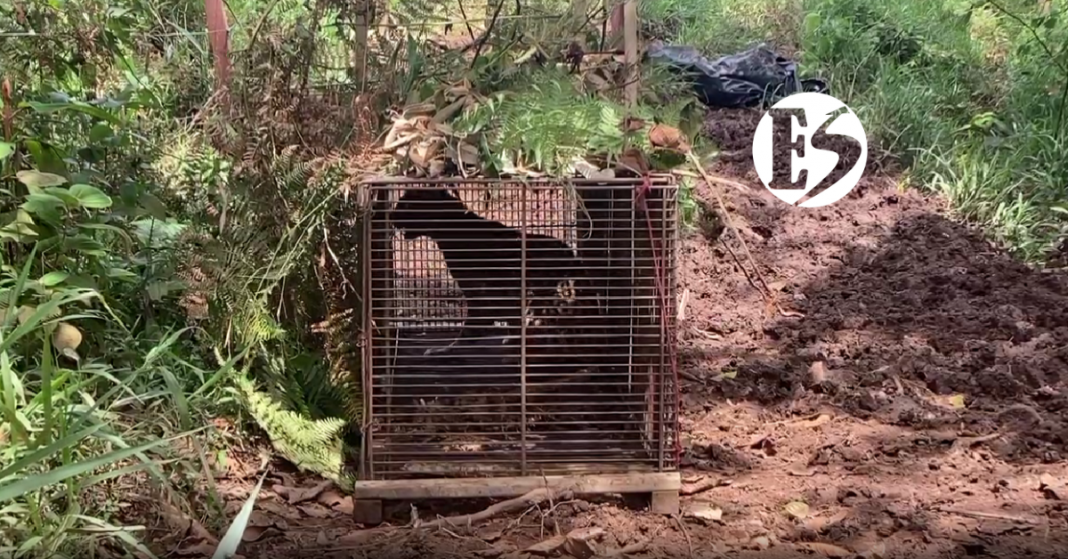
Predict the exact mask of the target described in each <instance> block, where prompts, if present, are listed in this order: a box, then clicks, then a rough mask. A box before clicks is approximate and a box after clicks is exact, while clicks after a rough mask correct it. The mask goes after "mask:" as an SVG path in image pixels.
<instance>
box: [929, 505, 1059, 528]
mask: <svg viewBox="0 0 1068 559" xmlns="http://www.w3.org/2000/svg"><path fill="white" fill-rule="evenodd" d="M938 511H939V512H944V513H946V514H959V515H960V516H970V517H972V518H983V519H988V520H1007V521H1009V522H1019V523H1021V524H1031V525H1035V526H1037V525H1039V524H1041V522H1039V521H1038V520H1037V519H1034V518H1027V517H1025V516H1014V515H1011V514H1000V513H996V512H983V511H977V510H960V509H951V508H940V509H938Z"/></svg>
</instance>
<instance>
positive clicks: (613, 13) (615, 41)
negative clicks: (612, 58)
mask: <svg viewBox="0 0 1068 559" xmlns="http://www.w3.org/2000/svg"><path fill="white" fill-rule="evenodd" d="M604 13H605V17H606V18H608V21H607V22H606V23H607V24H608V25H607V29H606V30H605V31H606V33H605V35H606V37H605V39H607V41H606V44H605V48H607V49H609V50H613V49H616V48H619V34H620V33H621V32H622V31H623V4H622V2H621V1H620V0H604Z"/></svg>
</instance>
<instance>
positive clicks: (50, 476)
mask: <svg viewBox="0 0 1068 559" xmlns="http://www.w3.org/2000/svg"><path fill="white" fill-rule="evenodd" d="M165 442H167V440H166V439H160V440H156V441H151V442H147V443H145V444H142V445H139V446H135V447H133V448H124V449H121V450H116V451H115V452H109V453H108V454H105V455H103V456H97V457H94V458H92V459H90V460H85V461H82V462H74V463H72V464H67V465H65V466H60V467H59V468H56V469H54V470H49V471H47V472H44V473H40V474H37V475H33V476H29V477H24V478H22V479H20V480H18V481H16V482H14V483H8V484H6V485H3V486H0V503H6V502H8V501H12V500H14V499H18V498H19V497H22V496H23V495H26V494H27V493H31V492H33V491H36V490H38V489H42V488H44V487H48V486H50V485H55V484H57V483H61V482H63V481H66V480H68V479H70V478H72V477H75V476H79V475H82V474H86V473H89V472H92V471H94V470H96V469H99V468H103V467H104V466H109V465H111V464H114V463H115V462H119V461H121V460H125V459H127V458H129V457H131V456H133V455H135V454H137V453H139V452H144V451H146V450H148V449H150V448H155V447H157V446H159V445H161V444H163V443H165ZM260 483H261V484H262V483H263V479H262V478H261V479H260ZM258 489H259V486H258V485H257V491H254V493H256V494H258V493H259V491H258ZM250 508H251V507H250ZM242 512H244V509H242ZM251 512H252V511H251V510H250V511H249V513H250V514H251ZM246 522H247V520H246ZM228 535H229V534H228Z"/></svg>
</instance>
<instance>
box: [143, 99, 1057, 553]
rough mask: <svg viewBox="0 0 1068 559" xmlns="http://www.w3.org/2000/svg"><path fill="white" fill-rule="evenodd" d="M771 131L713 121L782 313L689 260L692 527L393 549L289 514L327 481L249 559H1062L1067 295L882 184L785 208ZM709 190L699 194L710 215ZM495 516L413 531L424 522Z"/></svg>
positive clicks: (266, 527)
mask: <svg viewBox="0 0 1068 559" xmlns="http://www.w3.org/2000/svg"><path fill="white" fill-rule="evenodd" d="M758 116H759V115H757V114H755V113H749V112H739V111H719V112H715V113H713V114H712V115H710V120H709V125H708V133H709V135H710V136H711V137H713V138H714V139H716V140H717V141H718V142H719V143H720V145H721V148H722V149H723V152H724V156H723V157H722V158H721V160H720V161H719V162H718V163H717V164H716V167H715V168H713V169H711V171H712V172H713V173H715V174H718V175H721V176H727V177H731V178H733V179H735V180H736V181H739V182H742V183H744V184H748V185H751V188H750V189H749V190H748V191H745V192H743V191H741V190H740V189H738V188H735V187H730V186H715V187H714V188H716V189H717V190H718V192H720V193H721V195H722V196H723V197H724V200H725V202H726V205H727V206H728V211H729V212H730V214H731V215H732V216H733V218H734V221H735V224H736V225H738V227H739V230H740V232H741V235H742V236H743V237H744V239H745V242H746V243H747V245H748V247H749V249H750V250H751V251H752V254H753V257H754V259H755V261H756V262H757V264H758V266H759V269H760V273H761V274H762V275H763V277H764V278H765V280H766V281H767V283H768V285H769V286H770V287H771V288H772V290H773V291H774V292H775V294H776V295H775V297H776V300H777V301H778V305H779V307H780V308H781V309H782V311H781V312H780V311H779V310H776V309H775V307H774V306H770V305H768V304H767V303H766V301H765V299H764V298H763V297H762V295H761V293H760V291H758V289H757V288H756V287H754V285H759V282H760V280H759V279H758V278H756V277H753V274H752V272H751V271H749V272H748V276H747V272H744V271H743V269H742V268H741V267H740V266H739V263H738V261H736V260H735V258H734V257H733V256H732V254H731V251H733V252H734V253H735V254H737V255H738V256H739V257H740V258H741V259H742V260H741V262H742V263H743V264H745V266H746V270H747V271H748V269H749V266H748V263H746V261H745V260H744V258H745V257H744V252H742V251H741V248H740V245H739V243H738V239H737V238H735V237H733V235H732V234H731V233H729V232H728V233H727V234H725V235H724V237H723V240H722V242H716V243H713V244H710V243H709V242H707V241H706V240H705V239H704V238H702V237H701V236H700V235H697V234H691V235H690V236H689V237H688V238H687V239H686V241H685V243H684V244H683V248H682V255H681V256H682V258H681V261H682V269H681V274H680V292H683V291H684V290H688V291H689V294H688V296H687V304H686V307H685V318H684V320H683V322H682V324H681V330H680V345H681V350H680V359H681V370H680V372H681V375H682V377H683V379H684V380H683V384H684V403H685V413H684V417H683V419H682V427H683V430H684V432H685V435H684V443H685V445H684V446H685V458H684V466H685V468H684V473H683V477H684V480H685V481H686V482H688V483H699V484H701V485H704V486H707V489H706V490H703V491H699V492H696V493H694V494H692V495H688V496H686V497H684V498H683V509H684V511H685V512H686V513H688V514H684V516H683V517H682V518H678V519H676V518H665V517H660V516H656V515H653V514H651V513H648V512H643V511H642V510H640V509H635V508H629V507H627V506H626V505H625V504H624V503H622V502H618V501H613V500H605V501H601V502H593V501H582V500H576V501H569V502H564V503H555V504H554V506H553V507H552V508H551V510H550V509H549V507H542V508H541V509H540V510H528V511H527V512H525V513H522V514H514V515H507V516H503V517H499V518H496V519H494V520H492V521H489V522H485V523H481V524H478V525H474V526H471V527H470V528H467V527H464V528H458V529H449V530H432V531H429V532H420V533H416V532H412V531H411V530H408V529H406V528H404V527H403V525H404V523H405V522H406V521H407V520H408V519H409V518H410V515H411V509H409V508H408V505H406V504H405V505H402V510H395V511H394V512H395V513H397V514H396V515H395V516H394V517H393V520H392V522H393V527H391V526H389V525H387V526H383V527H379V528H376V529H373V530H363V529H361V527H359V526H356V525H354V524H353V523H352V521H351V519H350V516H349V512H350V511H351V506H352V505H351V501H349V500H347V499H346V498H344V497H342V496H340V495H338V494H337V493H336V492H334V491H332V490H330V489H327V490H326V491H323V492H322V493H308V494H306V495H305V497H306V499H304V500H303V501H302V502H299V503H295V504H290V503H289V502H288V501H289V499H287V497H286V495H285V494H286V491H285V488H286V487H297V486H302V487H310V486H313V485H315V483H316V481H315V480H307V479H301V478H300V477H294V476H292V475H291V474H284V473H279V474H278V475H272V477H271V478H269V480H268V482H267V483H266V485H265V487H267V488H268V489H267V490H265V491H264V493H263V496H262V499H261V501H260V503H259V507H258V511H257V513H256V514H255V515H254V524H256V525H257V526H258V528H255V529H254V530H252V531H251V532H250V533H248V534H246V539H247V540H248V541H246V543H245V544H244V547H243V554H244V555H245V556H247V557H260V556H270V557H276V558H279V559H281V558H284V557H303V556H308V557H310V556H317V557H386V558H391V559H402V558H412V559H416V558H420V557H428V556H429V557H435V556H442V557H469V556H478V557H487V558H492V557H498V556H505V557H517V556H519V555H520V554H516V553H514V552H515V551H516V550H524V549H526V548H528V547H529V546H531V545H533V544H535V543H537V542H539V541H543V540H545V539H548V538H550V537H551V536H552V535H553V534H554V533H556V530H559V531H560V533H565V534H566V533H567V532H568V531H570V530H573V529H576V528H585V527H599V528H603V529H604V531H605V534H604V536H603V537H602V538H600V539H599V540H597V541H596V542H595V544H594V547H595V548H596V549H597V551H599V552H601V553H605V552H607V550H613V549H614V550H618V549H620V548H623V547H626V546H633V547H632V549H634V550H635V552H634V553H633V554H631V555H629V556H631V557H634V558H651V557H701V558H705V557H708V558H710V557H722V556H725V555H728V556H732V557H749V556H753V557H755V556H758V555H759V556H767V557H794V556H798V557H800V556H816V557H821V556H825V557H850V556H854V555H865V556H867V557H873V558H896V557H902V558H903V557H906V556H908V557H914V556H919V557H924V558H937V557H950V556H964V555H974V556H986V557H1002V558H1010V557H1011V558H1016V557H1025V556H1031V557H1054V556H1056V555H1059V554H1060V550H1061V549H1062V548H1063V547H1064V546H1066V545H1068V485H1066V482H1068V468H1066V459H1068V422H1066V421H1068V418H1066V414H1065V411H1066V409H1068V387H1066V385H1065V380H1066V376H1068V278H1066V277H1065V275H1064V274H1060V273H1044V272H1040V271H1034V270H1031V269H1029V268H1027V267H1024V266H1022V265H1020V264H1018V263H1016V262H1014V261H1013V260H1012V259H1010V258H1009V257H1008V256H1007V255H1006V254H1005V253H1004V252H1003V251H1001V250H999V249H998V248H996V247H994V246H991V245H990V244H989V243H987V242H986V241H984V240H983V239H982V238H981V237H980V236H979V235H978V234H977V233H976V232H974V231H971V230H969V229H968V228H967V227H965V226H962V225H960V224H958V223H956V222H954V221H953V220H951V219H949V218H947V217H946V215H945V213H944V211H943V206H942V203H941V202H940V201H938V200H937V199H929V198H925V197H923V196H921V195H919V194H918V193H915V192H902V191H899V190H898V189H897V187H896V185H895V183H894V181H893V180H892V179H891V178H888V177H887V176H886V175H885V174H884V173H883V172H881V171H878V170H877V171H876V172H871V171H869V173H868V177H869V178H867V179H865V182H864V183H863V184H862V185H861V186H860V187H858V188H857V189H856V190H855V191H854V192H853V193H852V194H851V195H850V197H848V198H847V199H845V200H843V201H841V202H839V203H837V204H834V205H832V206H830V207H828V208H822V209H816V210H802V209H795V208H790V207H788V206H786V205H785V204H783V203H781V202H779V201H778V200H776V199H774V198H773V197H771V195H770V194H769V193H767V191H766V190H765V189H764V188H763V187H761V186H760V184H759V182H758V181H757V177H756V174H755V172H754V171H753V169H752V162H751V157H750V155H749V151H748V150H749V142H750V141H751V140H750V139H751V137H752V130H753V128H754V127H755V125H756V122H757V119H758ZM817 146H819V142H817ZM840 164H841V165H843V166H851V164H852V161H849V160H847V161H843V162H841V163H840ZM872 168H873V167H869V169H872ZM711 188H713V187H710V186H708V185H700V186H699V187H698V191H697V193H698V195H699V196H700V197H701V198H703V199H705V200H707V201H708V202H709V203H712V204H714V203H715V202H714V201H715V198H714V196H713V194H712V190H711ZM728 246H729V247H730V248H731V251H729V250H727V247H728ZM283 470H284V467H283V466H281V465H279V466H278V471H279V472H282V471H283ZM254 483H255V467H250V468H248V469H247V470H246V471H245V473H244V474H237V473H235V474H232V475H231V478H230V479H224V480H220V481H219V486H220V491H221V492H222V493H223V494H225V495H228V496H229V497H230V498H231V502H230V503H229V505H228V510H230V511H231V513H233V512H236V510H237V509H238V508H239V507H240V505H241V501H242V500H243V499H244V498H245V496H246V495H247V494H248V490H249V487H250V486H251V485H253V484H254ZM272 487H273V489H272ZM689 487H691V488H692V487H694V486H689ZM297 500H298V501H300V499H297ZM794 502H803V503H805V505H806V506H804V507H801V506H799V505H797V504H790V503H794ZM485 506H486V503H471V504H470V505H469V506H468V505H467V504H464V505H462V506H461V505H457V504H455V503H454V504H452V506H451V508H445V507H432V508H428V507H427V505H424V504H420V505H419V508H418V509H416V510H417V512H418V514H419V515H420V516H421V517H422V518H423V519H428V518H433V515H434V514H445V515H449V514H457V513H461V512H472V511H477V510H480V509H482V508H484V507H485ZM458 508H459V509H460V510H458ZM788 510H789V512H788ZM165 516H166V515H164V517H157V518H155V519H154V520H155V522H154V523H153V522H149V524H150V527H151V528H152V529H153V530H157V531H155V532H153V533H154V534H156V535H157V536H159V538H158V541H159V542H160V545H161V547H166V551H174V552H176V553H177V554H179V555H183V554H184V555H190V554H195V553H194V552H195V551H196V550H197V549H198V547H199V549H201V550H203V549H209V550H210V548H205V547H204V546H203V545H200V546H198V545H197V544H198V543H200V544H203V538H200V537H198V536H197V535H196V530H192V531H190V530H188V525H187V524H186V525H184V526H185V528H183V529H181V530H179V531H183V530H184V531H185V532H186V533H185V535H184V536H181V537H178V536H176V535H175V534H174V532H175V530H174V525H175V521H174V519H173V518H171V519H170V520H171V522H169V523H168V522H165V520H168V519H167V518H165ZM177 524H178V526H179V527H181V526H183V524H182V523H181V522H178V523H177ZM535 551H536V550H535ZM555 553H557V554H559V553H562V552H555ZM535 555H536V554H535ZM580 555H581V553H580ZM617 556H618V555H617ZM583 559H585V558H583Z"/></svg>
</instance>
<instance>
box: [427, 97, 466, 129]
mask: <svg viewBox="0 0 1068 559" xmlns="http://www.w3.org/2000/svg"><path fill="white" fill-rule="evenodd" d="M465 105H467V97H466V96H464V97H461V98H459V99H457V100H455V101H453V102H452V103H449V104H448V106H446V107H445V108H443V109H441V110H440V111H438V112H437V114H435V115H434V122H438V123H440V122H446V121H448V120H451V119H452V117H454V116H456V115H457V114H458V113H459V112H460V111H462V110H463V108H464V106H465Z"/></svg>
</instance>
